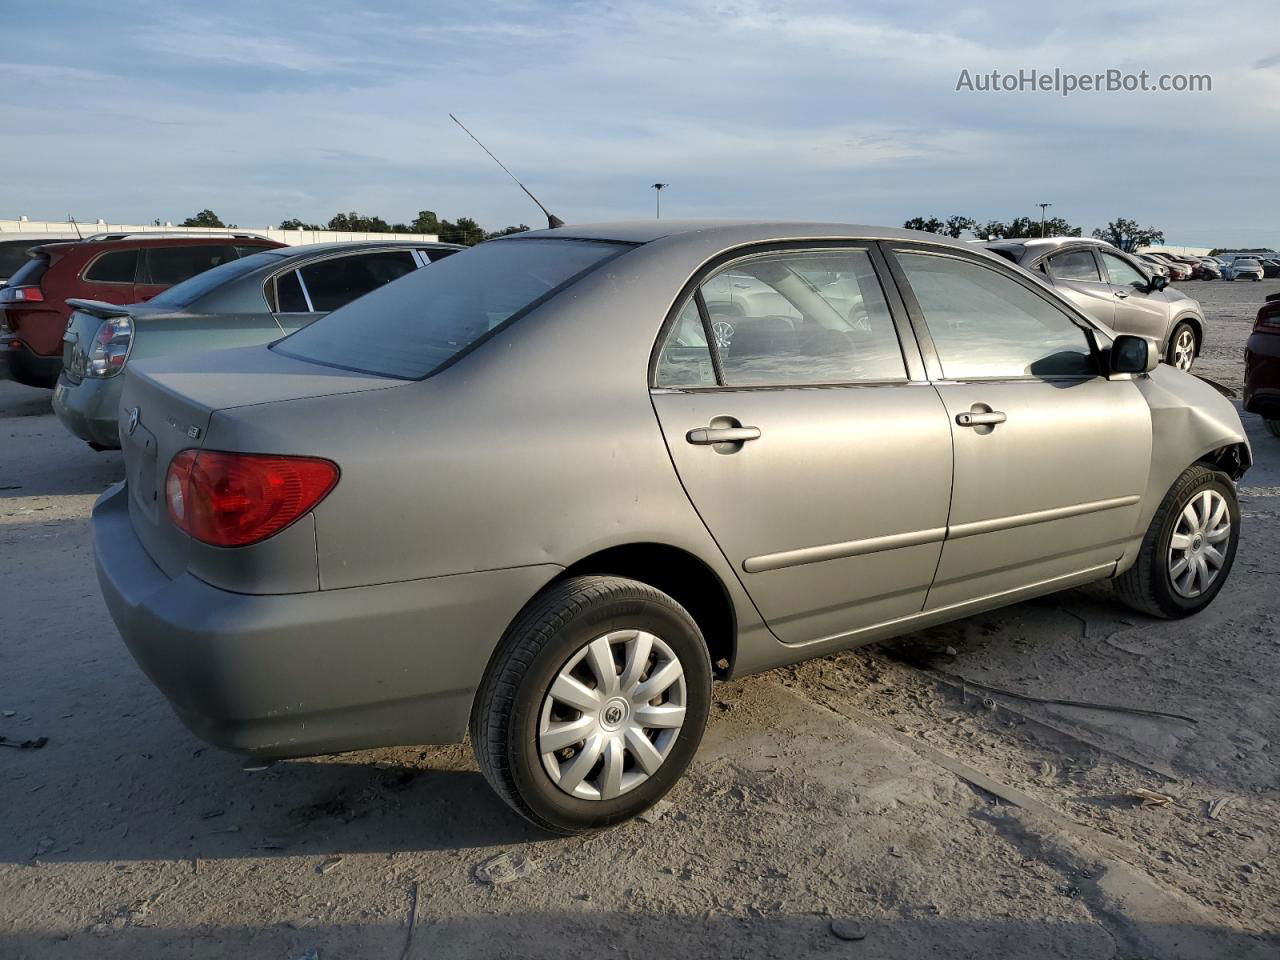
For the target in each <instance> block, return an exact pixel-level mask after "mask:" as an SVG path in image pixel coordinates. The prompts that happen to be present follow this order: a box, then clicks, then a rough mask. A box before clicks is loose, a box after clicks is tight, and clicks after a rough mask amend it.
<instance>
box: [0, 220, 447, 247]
mask: <svg viewBox="0 0 1280 960" xmlns="http://www.w3.org/2000/svg"><path fill="white" fill-rule="evenodd" d="M77 228H79V233H80V234H82V235H84V236H86V237H87V236H89V235H90V234H94V233H197V234H210V233H226V234H232V233H255V234H258V235H259V236H263V237H267V238H268V239H271V240H276V241H279V242H280V243H287V244H289V245H290V246H295V247H296V246H301V245H302V244H305V243H331V242H333V241H335V240H415V241H426V242H428V243H434V242H435V241H436V240H438V239H439V238H438V237H437V236H436V235H435V234H432V233H350V232H347V231H343V230H277V229H275V228H274V227H262V228H257V227H235V228H231V227H222V228H220V227H174V226H170V225H168V224H165V225H164V226H159V227H158V226H156V225H155V224H154V223H151V224H136V223H107V222H106V221H105V220H98V221H96V222H94V223H80V224H74V225H73V224H70V223H67V222H66V221H65V220H28V219H26V218H25V217H23V218H22V219H19V220H0V240H16V239H19V238H20V237H21V236H22V234H24V233H29V234H32V235H47V234H54V235H56V236H59V237H63V236H65V237H70V238H74V237H75V236H76V234H77Z"/></svg>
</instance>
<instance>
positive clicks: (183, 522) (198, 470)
mask: <svg viewBox="0 0 1280 960" xmlns="http://www.w3.org/2000/svg"><path fill="white" fill-rule="evenodd" d="M338 475H339V474H338V466H337V464H335V463H333V462H332V461H330V460H322V459H320V458H318V457H286V456H274V455H269V454H257V453H224V452H222V451H216V450H183V451H181V452H180V453H178V454H177V455H176V456H174V458H173V460H172V461H171V462H170V464H169V472H168V475H167V476H166V477H165V483H164V494H165V502H166V503H167V505H168V509H169V516H170V518H171V519H172V520H173V522H174V523H175V524H177V525H178V527H179V528H180V529H181V530H183V531H185V532H186V533H187V534H189V535H190V536H192V537H194V538H195V539H196V540H199V541H201V542H202V543H208V544H212V545H213V546H215V547H243V546H248V545H249V544H251V543H258V542H259V541H261V540H265V539H267V537H270V536H273V535H274V534H277V533H279V532H280V531H281V530H283V529H284V528H285V527H287V526H289V525H290V524H291V523H293V522H294V521H295V520H297V519H298V518H299V517H301V516H303V515H305V514H307V513H309V512H310V511H311V510H312V509H313V508H314V507H315V506H316V504H318V503H319V502H320V501H321V500H323V499H324V498H325V497H326V496H328V494H329V491H330V490H332V489H333V488H334V486H335V485H337V483H338Z"/></svg>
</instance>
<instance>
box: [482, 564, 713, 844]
mask: <svg viewBox="0 0 1280 960" xmlns="http://www.w3.org/2000/svg"><path fill="white" fill-rule="evenodd" d="M710 702H711V662H710V658H709V657H708V654H707V648H706V644H705V642H704V641H703V638H702V632H701V631H700V630H699V629H698V625H697V624H696V623H695V622H694V620H693V618H692V617H690V616H689V614H688V612H687V611H686V610H685V609H684V608H683V607H682V606H680V604H678V603H676V601H675V600H673V599H671V597H669V596H667V595H666V594H665V593H662V592H661V591H659V590H656V589H654V588H653V587H650V586H649V585H647V584H644V583H640V582H638V581H635V580H627V579H623V578H621V577H574V578H573V579H570V580H566V581H564V582H563V583H560V584H557V585H555V586H554V587H552V588H550V589H549V590H547V591H546V593H544V594H543V595H542V596H541V597H539V598H537V599H536V600H535V601H534V602H533V603H531V604H530V605H529V607H528V608H526V610H525V611H524V612H523V613H522V614H521V615H520V617H519V618H518V619H517V620H516V622H515V623H514V624H513V625H512V627H511V629H510V630H509V631H508V632H507V636H506V638H505V639H504V641H503V644H502V646H501V647H500V649H499V651H498V653H497V654H496V655H495V657H494V660H493V662H492V663H491V664H490V667H489V671H488V673H487V674H486V676H485V679H484V681H483V683H482V684H481V687H480V690H479V691H478V693H477V695H476V702H475V706H474V707H473V709H472V714H471V741H472V747H473V749H474V750H475V754H476V759H477V761H478V763H479V765H480V769H481V771H482V772H483V773H484V775H485V777H486V779H488V781H489V783H490V785H491V786H492V787H493V788H494V789H495V790H496V791H497V792H498V794H499V796H501V797H502V798H503V800H505V801H506V802H507V803H508V804H509V805H510V806H511V807H512V808H513V809H514V810H515V811H516V812H517V813H519V814H520V815H521V816H523V817H525V818H526V819H527V820H529V821H531V822H532V823H534V824H536V825H537V826H539V827H541V828H543V829H545V830H550V831H552V832H555V833H561V834H574V833H583V832H586V831H589V830H595V829H599V828H601V827H606V826H610V825H612V824H615V823H619V822H621V821H623V820H627V819H629V818H631V817H634V816H635V815H636V814H638V813H640V812H642V811H643V810H645V809H647V808H648V807H650V806H652V805H653V804H654V803H656V802H657V801H658V800H659V799H660V798H661V797H662V796H663V795H664V794H665V793H666V792H667V791H668V790H670V789H671V787H672V786H673V785H674V784H675V782H676V781H677V780H678V779H679V778H680V776H681V774H683V773H684V770H685V768H686V767H687V766H688V765H689V761H690V760H692V759H693V755H694V752H695V751H696V750H697V748H698V744H699V742H700V741H701V739H702V731H703V728H704V727H705V726H706V720H707V711H708V709H709V705H710Z"/></svg>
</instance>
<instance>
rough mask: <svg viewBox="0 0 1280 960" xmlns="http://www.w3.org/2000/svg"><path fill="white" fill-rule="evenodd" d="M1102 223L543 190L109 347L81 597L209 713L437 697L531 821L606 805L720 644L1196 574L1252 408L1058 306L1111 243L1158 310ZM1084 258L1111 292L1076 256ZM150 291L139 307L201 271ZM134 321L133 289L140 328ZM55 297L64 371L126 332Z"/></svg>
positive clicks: (426, 725)
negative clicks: (1034, 236) (975, 225)
mask: <svg viewBox="0 0 1280 960" xmlns="http://www.w3.org/2000/svg"><path fill="white" fill-rule="evenodd" d="M1066 254H1070V255H1071V259H1070V260H1056V261H1055V256H1062V255H1066ZM1085 254H1088V256H1085ZM295 255H297V254H295V253H293V252H283V251H278V252H274V253H266V254H257V255H255V256H253V257H249V258H246V259H248V260H254V261H255V264H253V265H249V266H245V265H243V264H242V263H241V262H239V261H237V262H236V263H231V264H227V265H226V266H222V267H219V268H217V271H215V275H214V276H212V277H206V278H203V279H204V280H206V281H207V280H209V279H212V280H217V279H218V278H220V277H221V278H225V280H224V282H223V283H214V284H213V286H214V287H217V288H218V289H219V290H221V289H222V287H223V286H224V285H225V286H226V291H225V292H224V293H223V294H222V295H224V296H232V295H233V294H234V291H235V290H239V289H240V288H241V286H242V285H243V286H246V287H248V288H250V289H252V290H254V291H256V290H257V289H258V288H259V280H260V279H261V278H264V277H269V278H270V279H271V281H272V282H271V283H269V284H267V286H266V290H268V291H269V290H271V289H273V288H274V291H275V292H274V296H275V297H276V300H275V301H274V305H273V304H272V303H271V301H270V296H271V294H270V293H267V292H263V294H262V295H263V296H264V297H266V298H267V299H268V304H267V305H268V307H272V308H273V309H272V312H273V313H275V311H276V310H277V309H278V308H279V306H280V304H281V303H283V302H284V298H285V297H286V295H288V296H294V297H296V296H297V295H298V292H299V291H300V290H301V291H304V292H305V291H306V290H311V284H310V277H309V276H307V275H306V267H305V266H302V265H301V261H296V262H293V263H292V264H290V263H286V262H285V259H286V258H288V257H293V256H295ZM1112 256H1113V255H1112V254H1111V252H1110V251H1109V250H1108V249H1106V248H1104V247H1099V246H1096V245H1092V246H1091V245H1087V244H1086V245H1081V246H1079V247H1076V246H1074V245H1067V244H1057V245H1055V244H1043V245H1040V246H1035V245H1033V244H1031V243H1030V242H1024V243H1023V244H1022V246H1021V249H1014V248H1005V249H1001V250H987V249H983V248H981V247H979V246H975V245H971V244H965V243H960V242H956V241H951V240H948V239H945V238H940V237H936V236H933V235H927V234H919V233H912V232H907V231H900V230H889V229H883V228H871V227H856V226H842V225H838V224H829V223H804V222H795V223H779V222H770V223H737V224H726V223H724V222H714V221H713V222H685V223H680V222H673V221H666V220H663V221H652V220H648V221H641V222H633V223H620V224H603V225H595V226H569V227H560V228H557V229H551V230H545V231H537V232H533V233H525V234H517V235H514V236H510V237H505V238H501V239H497V240H493V241H489V242H486V243H483V244H480V245H479V246H476V247H474V248H471V249H469V250H466V251H464V252H460V253H457V254H455V255H452V256H448V257H447V258H445V259H443V260H442V261H440V262H436V263H433V264H432V265H431V266H429V267H427V268H426V269H414V270H410V271H408V272H407V273H406V274H405V275H404V276H401V277H400V278H399V279H396V280H394V281H393V282H389V283H386V284H384V285H381V286H379V287H378V288H377V289H375V290H373V291H372V292H370V293H367V294H366V295H365V296H363V297H360V298H359V299H356V300H354V301H353V302H351V303H349V304H347V305H345V306H341V307H339V308H338V309H336V310H334V311H333V312H332V313H329V314H328V315H327V316H323V317H320V318H319V319H315V320H314V321H313V322H310V323H308V324H306V325H305V326H301V327H300V328H299V329H296V330H294V331H293V332H292V333H290V334H289V335H288V336H286V337H284V338H282V339H280V338H273V340H272V342H271V343H265V342H264V343H259V344H256V345H250V346H244V347H240V348H236V349H228V350H218V351H214V352H206V353H187V354H185V355H180V356H179V355H174V354H169V355H164V356H149V357H146V358H145V359H144V358H143V357H142V354H141V353H140V352H139V353H137V354H135V356H136V360H137V362H128V363H126V364H125V367H124V374H123V377H122V384H123V386H122V392H121V397H120V403H119V411H120V412H119V420H118V425H117V428H118V432H119V436H120V438H121V440H122V441H123V443H124V461H125V473H126V480H125V481H124V482H123V483H121V484H118V485H116V486H114V487H112V488H110V489H108V490H107V491H106V492H105V493H104V494H103V496H102V497H101V498H100V499H99V500H98V502H97V504H96V505H95V507H94V511H93V530H94V541H95V558H96V563H97V567H98V575H99V582H100V584H101V587H102V590H103V594H104V596H105V598H106V602H107V607H108V609H109V610H110V613H111V616H112V618H113V619H114V621H115V622H116V624H117V626H118V627H119V629H120V631H121V633H122V634H123V636H124V638H125V641H126V643H127V644H128V646H129V649H130V650H131V652H132V653H133V655H134V656H135V658H136V659H137V660H138V662H139V664H140V665H141V666H142V668H143V670H144V671H145V672H146V674H147V675H148V676H149V677H150V678H151V679H152V680H153V681H154V682H155V683H156V684H157V686H158V687H159V688H160V689H161V690H162V691H163V692H164V693H165V694H166V695H167V696H168V698H169V699H170V701H171V702H172V704H173V705H174V707H175V709H176V711H177V713H178V714H179V716H180V717H181V718H182V719H183V720H184V721H185V722H186V723H187V724H188V725H189V726H190V727H191V728H192V730H194V731H195V732H196V733H197V734H199V735H200V736H201V737H203V738H204V739H206V740H209V741H211V742H213V743H215V744H218V745H221V746H224V747H227V748H229V749H233V750H237V751H241V752H247V753H249V754H253V755H258V756H262V757H289V756H304V755H309V754H314V753H328V752H332V751H338V750H346V749H354V748H365V747H374V746H380V745H388V744H403V743H415V744H416V743H450V742H457V741H460V740H462V739H463V738H464V736H465V735H466V734H468V733H469V734H470V739H471V743H472V746H473V748H474V750H475V752H476V755H477V758H478V762H479V766H480V769H481V771H482V772H483V774H484V776H485V777H486V778H487V779H488V781H489V782H490V784H491V785H492V786H493V787H494V789H495V790H496V791H497V792H498V794H499V795H500V796H501V797H502V798H503V799H504V800H505V801H506V802H507V803H508V804H510V805H511V807H512V808H513V809H514V810H515V811H517V812H518V813H519V814H520V815H521V816H523V817H525V818H527V819H528V820H530V821H532V822H533V823H535V824H537V825H538V826H540V827H542V828H544V829H547V830H551V831H555V832H560V833H577V832H582V831H585V830H591V829H597V828H601V827H605V826H608V825H611V824H615V823H618V822H621V821H623V820H626V819H628V818H630V817H632V816H635V815H636V814H638V813H640V812H641V811H643V810H644V809H646V808H647V807H649V806H651V805H652V804H654V803H655V802H657V801H658V800H659V799H660V798H661V797H662V796H663V795H664V794H666V793H667V792H668V791H669V790H670V789H671V787H672V786H673V785H674V784H675V783H676V781H677V780H678V779H679V777H680V776H681V774H682V772H683V771H684V769H685V768H686V766H687V765H688V763H689V762H690V760H691V758H692V757H693V755H694V752H695V751H696V749H697V747H698V744H699V741H700V739H701V737H702V733H703V728H704V726H705V723H706V720H707V716H708V712H709V708H710V706H711V683H712V679H713V677H720V678H728V677H735V676H741V675H744V674H749V673H752V672H756V671H760V670H764V669H769V668H772V667H775V666H778V665H781V664H785V663H791V662H796V661H800V660H804V659H807V658H810V657H814V656H819V655H823V654H826V653H829V652H832V651H835V650H839V649H843V648H847V647H852V646H856V645H859V644H863V643H868V642H871V641H874V640H879V639H882V638H886V637H890V636H895V635H898V634H902V633H905V632H909V631H913V630H918V629H921V628H923V627H926V626H929V625H932V624H936V623H941V622H945V621H949V620H953V619H956V618H959V617H966V616H970V615H973V614H975V613H977V612H980V611H983V610H987V609H991V608H994V607H998V606H1001V605H1004V604H1008V603H1013V602H1017V601H1021V600H1024V599H1026V598H1029V597H1033V596H1037V595H1041V594H1046V593H1050V592H1053V591H1057V590H1061V589H1065V588H1069V587H1074V586H1078V585H1081V584H1084V583H1088V582H1093V581H1100V580H1107V579H1110V580H1112V581H1114V583H1115V585H1116V588H1117V592H1118V595H1119V597H1120V598H1121V599H1122V600H1123V601H1125V602H1126V603H1128V604H1130V605H1132V606H1134V607H1136V608H1137V609H1139V610H1142V611H1144V612H1146V613H1148V614H1151V615H1155V616H1161V617H1185V616H1189V615H1191V614H1194V613H1196V612H1198V611H1200V610H1202V609H1204V608H1205V607H1206V606H1207V605H1208V604H1209V603H1211V602H1212V601H1213V599H1214V597H1215V596H1216V595H1217V594H1218V592H1219V591H1220V590H1221V589H1222V586H1223V584H1224V583H1225V582H1226V580H1227V577H1228V575H1229V573H1230V570H1231V567H1232V563H1233V561H1234V556H1235V551H1236V546H1237V543H1238V539H1239V533H1240V510H1239V506H1238V502H1237V492H1236V482H1237V481H1238V480H1239V479H1240V478H1241V476H1242V475H1243V474H1244V473H1245V471H1246V470H1247V469H1248V468H1249V466H1250V463H1251V454H1250V449H1249V445H1248V442H1247V440H1246V438H1245V434H1244V430H1243V428H1242V426H1241V424H1240V419H1239V417H1238V415H1237V413H1236V411H1235V408H1234V407H1233V405H1232V404H1231V402H1230V401H1229V400H1227V399H1226V398H1224V397H1223V396H1222V395H1221V394H1220V393H1218V392H1217V391H1216V390H1215V389H1213V388H1212V387H1211V386H1210V385H1208V384H1206V383H1204V382H1203V381H1201V380H1199V379H1197V378H1195V377H1192V376H1189V375H1187V374H1186V373H1185V372H1184V371H1183V370H1180V369H1176V368H1175V367H1173V366H1169V365H1165V364H1160V362H1159V361H1160V359H1161V356H1162V353H1163V352H1164V350H1165V346H1164V345H1163V344H1162V341H1161V340H1159V339H1157V338H1156V337H1152V336H1148V335H1135V334H1131V333H1119V332H1117V331H1116V330H1115V329H1113V328H1112V327H1111V325H1110V324H1109V323H1106V322H1103V321H1101V320H1099V319H1097V318H1096V317H1095V316H1093V315H1091V314H1090V313H1089V312H1088V311H1087V310H1084V309H1082V308H1081V307H1080V306H1079V304H1080V303H1085V302H1088V303H1089V304H1090V305H1091V307H1092V308H1093V309H1098V303H1102V302H1105V303H1107V304H1108V305H1113V304H1120V303H1122V302H1123V301H1125V300H1126V299H1133V298H1135V297H1137V296H1139V293H1138V291H1137V287H1136V286H1135V284H1137V283H1138V279H1141V281H1142V284H1143V285H1145V286H1146V287H1148V288H1149V290H1148V291H1147V292H1145V293H1143V294H1141V295H1142V296H1144V297H1146V298H1148V300H1150V302H1151V303H1152V304H1162V306H1160V308H1159V311H1156V310H1155V309H1154V308H1153V311H1152V312H1153V313H1155V312H1159V313H1161V314H1162V315H1171V318H1172V319H1176V318H1177V317H1178V316H1182V314H1179V313H1178V312H1177V311H1178V309H1180V308H1179V307H1177V306H1176V304H1177V303H1178V302H1179V301H1176V300H1171V299H1168V298H1165V299H1160V298H1159V297H1158V296H1157V295H1158V294H1162V293H1164V292H1165V291H1166V289H1167V288H1165V287H1164V286H1163V285H1160V284H1152V283H1151V280H1150V277H1149V276H1148V275H1142V276H1140V278H1138V279H1134V278H1128V276H1127V274H1125V273H1124V268H1127V269H1130V270H1133V271H1135V272H1137V270H1138V268H1137V265H1136V264H1134V263H1133V262H1131V260H1130V259H1129V258H1125V257H1121V258H1119V259H1115V260H1113V259H1112ZM1031 257H1036V258H1037V259H1035V260H1034V261H1031V262H1032V265H1033V269H1032V270H1027V269H1023V267H1021V266H1019V265H1017V263H1016V262H1010V261H1020V260H1026V259H1028V258H1031ZM428 259H430V257H429V256H428ZM268 261H269V262H270V265H269V266H268ZM1041 261H1043V263H1044V269H1043V270H1040V269H1039V267H1038V266H1037V265H1038V264H1039V263H1040V262H1041ZM258 263H261V264H263V266H261V267H259V266H257V264H258ZM237 268H239V269H237ZM1094 269H1096V270H1097V278H1096V279H1095V278H1094V276H1093V273H1092V271H1093V270H1094ZM262 270H265V271H266V273H265V274H264V273H262V272H260V271H262ZM293 275H297V280H298V284H297V287H296V288H295V287H294V279H293ZM249 277H252V282H250V280H248V279H246V278H249ZM188 283H192V284H201V283H202V278H196V279H195V280H193V281H188ZM1087 283H1094V284H1099V285H1105V286H1106V288H1107V289H1106V298H1104V297H1102V296H1100V295H1094V293H1097V292H1096V291H1095V292H1091V293H1090V294H1088V295H1086V294H1085V293H1081V292H1080V291H1078V290H1076V289H1075V287H1074V286H1067V284H1087ZM1112 285H1114V286H1115V287H1116V288H1117V289H1115V290H1112V289H1111V287H1112ZM233 288H234V289H233ZM177 289H178V288H175V290H177ZM1068 290H1070V291H1071V294H1070V295H1068V293H1067V291H1068ZM286 291H288V293H286ZM1118 294H1125V296H1124V297H1121V296H1119V295H1118ZM244 295H245V296H248V294H244ZM255 296H256V293H255ZM1107 298H1110V299H1107ZM157 299H160V298H157ZM181 299H182V300H184V301H185V302H184V303H183V304H170V305H165V304H161V305H160V307H161V309H162V311H166V312H164V313H161V314H158V315H157V318H156V320H155V322H156V327H155V330H156V331H158V332H157V334H156V336H157V341H156V342H159V338H160V337H162V336H163V331H164V330H166V329H167V327H166V325H167V324H170V323H176V321H171V320H164V319H161V317H164V316H170V317H172V316H173V315H174V311H178V312H181V311H186V310H190V309H191V308H192V307H193V306H196V307H198V306H199V305H200V304H201V302H202V300H201V298H200V297H199V296H191V297H188V295H187V294H186V293H183V294H182V296H181ZM1095 301H1096V302H1095ZM294 302H295V303H296V302H297V301H296V300H295V301H294ZM304 302H305V300H304ZM310 306H313V307H314V306H316V304H315V302H314V299H312V301H311V303H310ZM219 309H221V308H219ZM77 310H78V312H80V313H84V314H85V316H86V317H94V316H97V317H98V318H99V319H100V320H101V321H102V323H103V324H106V323H108V319H107V318H103V317H102V316H101V314H94V313H93V312H92V310H91V309H89V308H85V307H82V306H81V307H77ZM148 316H149V315H148V314H146V312H145V311H137V312H136V313H135V312H134V311H133V310H130V311H128V319H129V331H128V334H127V335H128V337H129V338H130V344H132V349H134V350H136V351H141V350H142V349H144V348H143V341H144V338H145V337H147V336H148V335H149V331H147V330H146V329H144V328H145V325H146V324H147V323H148ZM1111 316H1112V319H1113V321H1115V322H1117V323H1120V322H1128V321H1127V320H1123V318H1122V317H1121V314H1120V312H1119V310H1118V309H1114V308H1113V311H1112V315H1111ZM1118 318H1119V319H1118ZM77 322H79V321H77ZM252 322H255V323H256V322H257V321H252ZM84 323H85V324H86V325H85V326H84V327H83V328H82V329H83V330H84V331H85V333H86V336H87V334H88V331H89V328H90V326H91V325H92V321H91V320H85V321H84ZM73 326H74V325H73ZM1167 326H1168V325H1167V324H1166V327H1167ZM1174 329H1176V323H1175V325H1174ZM71 332H72V333H75V334H76V340H75V341H74V343H73V344H72V350H73V354H72V359H71V361H70V364H72V365H74V366H75V369H76V370H77V371H78V370H79V369H80V366H81V365H82V364H83V365H86V366H87V365H90V364H92V363H94V362H96V361H98V360H101V361H102V362H103V363H104V364H105V365H106V366H110V365H111V364H112V363H113V359H112V358H113V356H116V355H118V354H119V353H120V352H121V351H120V350H118V349H114V348H113V343H112V340H113V339H114V338H113V336H108V337H106V338H105V339H106V343H105V344H104V345H103V346H104V350H103V351H102V353H101V355H100V356H99V355H95V354H92V353H86V354H85V357H84V359H83V360H81V359H79V358H78V357H77V356H76V355H75V353H74V351H76V350H79V349H80V346H79V345H80V343H81V338H80V333H79V330H76V329H73V331H71ZM277 332H279V331H277ZM1167 332H1168V331H1165V333H1163V334H1162V335H1164V336H1166V339H1167ZM95 338H97V334H96V333H95V334H94V335H93V337H90V338H88V340H89V341H90V342H92V341H93V340H94V339H95ZM264 339H266V338H264ZM129 349H130V347H129V346H127V345H126V347H125V348H124V350H123V353H124V356H125V359H126V360H127V359H128V356H129ZM815 387H821V388H822V389H814V388H815ZM851 490H853V491H856V496H851V495H850V491H851Z"/></svg>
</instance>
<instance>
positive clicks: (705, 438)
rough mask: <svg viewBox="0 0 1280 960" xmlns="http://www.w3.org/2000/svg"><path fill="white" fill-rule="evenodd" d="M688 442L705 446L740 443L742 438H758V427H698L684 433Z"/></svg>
mask: <svg viewBox="0 0 1280 960" xmlns="http://www.w3.org/2000/svg"><path fill="white" fill-rule="evenodd" d="M684 438H685V439H686V440H688V441H689V442H690V443H694V444H697V445H698V446H703V447H705V446H707V445H708V444H712V443H742V442H743V441H744V440H759V439H760V428H759V427H698V428H697V429H696V430H690V431H689V432H688V433H686V434H685V435H684Z"/></svg>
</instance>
